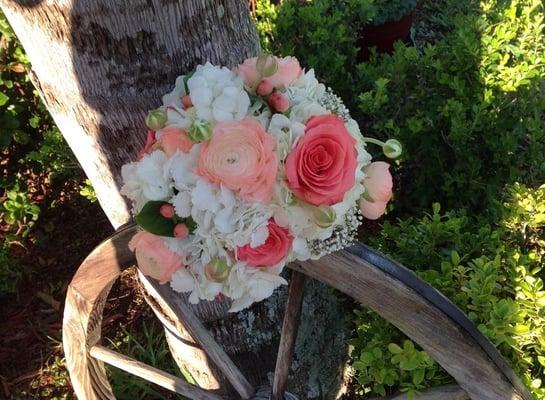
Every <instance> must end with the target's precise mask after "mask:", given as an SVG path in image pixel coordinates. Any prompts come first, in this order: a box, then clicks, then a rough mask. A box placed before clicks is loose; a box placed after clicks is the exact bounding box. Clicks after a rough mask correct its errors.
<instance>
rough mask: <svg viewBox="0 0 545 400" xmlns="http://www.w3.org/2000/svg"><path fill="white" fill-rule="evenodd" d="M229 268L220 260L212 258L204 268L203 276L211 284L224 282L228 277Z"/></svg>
mask: <svg viewBox="0 0 545 400" xmlns="http://www.w3.org/2000/svg"><path fill="white" fill-rule="evenodd" d="M229 272H230V268H229V266H228V265H227V262H226V261H225V260H224V259H222V258H214V259H212V261H210V262H209V263H208V264H207V265H206V267H204V276H206V279H208V280H209V281H211V282H217V283H221V282H224V281H225V280H226V279H227V277H228V276H229Z"/></svg>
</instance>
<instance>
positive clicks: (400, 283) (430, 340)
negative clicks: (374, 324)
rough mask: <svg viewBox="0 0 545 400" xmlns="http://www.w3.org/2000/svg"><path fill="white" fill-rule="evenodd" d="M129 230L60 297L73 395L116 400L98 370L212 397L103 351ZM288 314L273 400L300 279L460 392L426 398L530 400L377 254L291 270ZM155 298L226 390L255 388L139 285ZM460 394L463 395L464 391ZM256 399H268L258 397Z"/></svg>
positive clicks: (478, 339)
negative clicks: (385, 328) (362, 310)
mask: <svg viewBox="0 0 545 400" xmlns="http://www.w3.org/2000/svg"><path fill="white" fill-rule="evenodd" d="M135 233H136V227H135V226H134V225H128V226H125V227H122V228H120V229H119V230H118V231H117V232H116V234H115V235H113V236H112V237H110V238H109V239H108V240H106V241H105V242H103V243H102V244H101V245H99V246H98V247H97V248H96V249H95V250H94V251H93V252H92V253H91V254H90V255H89V256H88V257H87V258H86V259H85V260H84V262H83V263H82V264H81V266H80V267H79V269H78V271H77V273H76V275H75V276H74V279H73V280H72V282H71V283H70V285H69V287H68V292H67V298H66V306H65V312H64V321H63V343H64V350H65V355H66V362H67V368H68V371H69V373H70V377H71V379H72V384H73V386H74V390H75V392H76V395H77V396H78V398H79V399H80V400H83V399H93V400H94V399H114V398H115V397H114V396H113V394H112V390H111V387H110V385H109V383H108V381H107V377H106V372H105V369H104V364H103V361H104V362H107V363H109V364H112V365H115V366H117V367H120V368H122V369H125V370H127V371H128V372H131V373H133V374H134V375H137V376H140V377H142V378H144V379H147V380H150V381H152V382H154V383H157V384H159V385H161V386H163V387H166V388H167V389H170V390H172V391H175V392H177V393H180V394H183V395H185V396H186V397H188V398H190V399H210V400H214V399H219V398H220V397H218V396H217V395H215V394H214V393H212V392H209V391H206V390H203V389H200V388H198V387H196V386H194V385H190V384H188V383H187V382H185V381H184V380H182V379H180V378H177V377H175V376H172V375H170V374H167V373H165V372H162V371H159V370H157V369H155V368H153V367H150V366H148V365H145V364H142V363H139V362H138V361H136V360H132V359H130V358H127V357H125V356H122V355H120V354H118V353H116V352H114V351H112V350H109V349H107V348H105V347H102V346H100V330H101V323H102V312H103V309H104V304H105V301H106V298H107V295H108V292H109V291H110V289H111V286H112V284H113V283H114V281H115V280H116V279H117V278H118V276H119V275H120V273H121V271H122V270H123V269H125V268H127V267H128V266H131V265H133V264H134V256H133V253H132V252H131V251H130V250H129V249H128V242H129V241H130V239H131V238H132V236H133V235H134V234H135ZM289 267H290V268H291V269H293V270H294V275H293V277H292V280H291V283H290V290H289V294H288V302H287V308H286V313H285V318H284V324H283V329H282V336H281V339H280V351H279V355H278V358H277V366H276V370H275V378H274V383H273V391H272V398H273V399H281V398H283V397H282V396H283V393H284V389H285V387H286V382H287V375H288V370H289V364H290V362H291V351H292V349H293V342H294V341H295V335H296V331H297V322H298V315H299V312H300V304H301V299H302V287H303V284H304V275H308V276H310V277H312V278H315V279H317V280H319V281H322V282H324V283H326V284H328V285H330V286H332V287H334V288H336V289H338V290H340V291H342V292H344V293H345V294H347V295H349V296H351V297H352V298H354V299H355V300H356V301H358V302H360V303H361V304H363V305H364V306H367V307H369V308H371V309H373V310H374V311H376V312H377V313H378V314H380V315H381V316H382V317H384V318H385V319H386V320H388V321H389V322H391V323H392V324H393V325H395V326H396V327H398V328H399V329H400V330H401V331H403V332H404V333H405V334H406V335H407V336H408V337H410V338H411V339H412V340H414V341H415V342H416V343H418V344H419V345H420V346H421V347H422V348H423V349H424V350H426V351H427V352H428V353H429V354H430V355H431V356H432V357H433V358H434V359H435V360H436V361H437V362H438V363H439V364H440V365H441V366H442V367H443V368H444V369H445V370H446V371H447V372H449V373H450V374H451V375H452V376H453V377H454V379H456V381H457V383H458V385H459V386H460V388H461V389H463V391H462V390H460V389H456V388H453V387H452V386H451V385H450V386H446V387H445V389H444V390H442V389H433V390H431V391H429V392H428V393H427V394H426V395H424V396H427V397H423V398H426V399H430V400H439V399H441V400H449V399H450V400H454V399H462V398H463V397H461V396H465V395H466V394H467V396H468V397H469V398H471V399H474V400H477V399H478V400H530V399H531V398H532V397H531V395H530V394H529V392H528V390H527V389H526V388H525V387H524V385H522V383H521V382H520V380H519V379H518V377H517V376H516V375H515V373H514V372H513V370H512V369H511V368H510V367H509V365H508V364H507V363H506V362H505V360H504V359H503V358H502V357H501V355H500V354H499V352H498V351H497V350H496V348H495V347H494V346H493V345H492V343H490V341H489V340H488V339H486V338H485V337H484V336H483V335H482V334H481V333H480V332H479V331H478V330H477V329H476V328H475V326H474V325H473V324H472V323H471V321H469V319H468V318H467V317H466V316H465V314H464V313H462V312H461V311H460V310H459V309H458V308H457V307H456V306H455V305H454V304H452V303H451V302H450V301H449V300H448V299H447V298H446V297H444V296H443V295H441V294H440V293H439V292H438V291H437V290H435V289H433V288H432V287H431V286H429V285H428V284H426V283H425V282H423V281H422V280H421V279H419V278H418V277H417V276H416V275H414V274H413V273H412V272H411V271H409V270H407V269H406V268H404V267H403V266H401V265H399V264H397V263H395V262H393V261H391V260H389V259H387V258H386V257H384V256H383V255H382V254H380V253H378V252H376V251H374V250H372V249H370V248H368V247H367V246H364V245H361V244H357V245H355V246H352V247H351V248H349V249H346V250H343V251H340V252H337V253H335V254H331V255H329V256H326V257H323V258H322V259H320V260H316V261H307V262H303V263H292V264H290V265H289ZM144 284H145V286H146V288H147V289H148V290H154V291H155V292H156V294H158V295H159V296H160V298H161V299H162V301H164V304H161V306H162V307H168V308H170V312H171V314H173V315H175V316H176V317H177V318H180V319H183V320H184V323H186V324H187V325H188V326H189V327H190V330H191V334H192V335H193V336H194V337H195V338H196V339H198V341H199V342H200V343H201V344H203V348H204V349H205V351H206V352H207V354H208V356H209V357H210V359H211V360H212V361H214V363H215V364H216V365H217V366H218V367H219V368H220V370H221V371H222V372H223V373H224V375H225V376H226V377H227V378H228V380H229V381H230V382H231V383H232V384H233V387H235V389H236V390H237V392H238V393H239V394H240V396H241V397H242V398H250V397H251V396H252V393H254V389H253V388H252V387H251V385H250V384H249V383H248V382H247V381H246V380H245V378H244V377H243V376H242V374H241V373H240V371H239V370H238V369H237V368H236V366H235V365H234V364H233V363H232V361H231V360H230V358H229V357H228V356H227V355H226V354H225V353H224V352H223V350H222V349H221V347H220V346H219V345H217V343H215V342H214V340H213V339H212V338H211V336H210V335H209V334H208V332H207V331H206V329H204V327H203V326H202V324H201V323H200V322H199V321H198V319H197V318H196V317H195V316H194V315H193V314H192V313H191V311H190V310H189V308H184V307H183V306H180V304H179V302H175V301H174V300H173V296H172V293H171V290H170V288H169V287H168V286H167V285H159V284H158V283H157V282H154V281H153V280H147V281H146V282H144ZM464 392H465V393H464ZM253 398H254V399H257V398H260V399H261V398H265V397H259V396H258V395H257V394H256V396H255V397H253Z"/></svg>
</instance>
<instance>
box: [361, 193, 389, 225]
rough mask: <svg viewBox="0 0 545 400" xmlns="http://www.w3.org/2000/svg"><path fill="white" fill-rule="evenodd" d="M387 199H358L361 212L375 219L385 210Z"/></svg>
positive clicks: (366, 216) (368, 217)
mask: <svg viewBox="0 0 545 400" xmlns="http://www.w3.org/2000/svg"><path fill="white" fill-rule="evenodd" d="M387 205H388V202H387V201H369V200H366V199H364V198H361V199H360V211H361V214H362V215H363V216H364V217H365V218H367V219H371V220H377V219H379V218H380V217H382V215H383V214H384V213H385V212H386V206H387Z"/></svg>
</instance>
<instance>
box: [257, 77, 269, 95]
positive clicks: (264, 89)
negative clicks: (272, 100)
mask: <svg viewBox="0 0 545 400" xmlns="http://www.w3.org/2000/svg"><path fill="white" fill-rule="evenodd" d="M272 91H273V85H271V83H270V82H269V81H268V80H266V79H263V80H262V81H261V82H259V85H257V88H256V89H255V92H256V93H257V94H258V95H259V96H268V95H270V94H271V93H272Z"/></svg>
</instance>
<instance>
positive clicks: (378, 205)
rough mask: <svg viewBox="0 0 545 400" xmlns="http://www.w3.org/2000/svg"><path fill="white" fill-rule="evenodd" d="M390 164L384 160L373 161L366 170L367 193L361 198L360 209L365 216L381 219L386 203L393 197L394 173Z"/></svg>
mask: <svg viewBox="0 0 545 400" xmlns="http://www.w3.org/2000/svg"><path fill="white" fill-rule="evenodd" d="M389 169H390V165H389V164H388V163H385V162H384V161H377V162H372V163H371V164H369V165H368V166H367V167H366V168H365V169H364V172H365V174H366V175H367V177H366V178H365V179H364V180H363V185H364V186H365V193H364V194H363V197H362V198H361V199H360V210H361V213H362V214H363V216H364V217H365V218H368V219H372V220H375V219H379V218H380V217H381V216H382V215H383V214H384V213H385V211H386V205H387V204H388V202H389V201H390V199H391V198H392V186H393V182H392V175H391V174H390V171H389Z"/></svg>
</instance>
